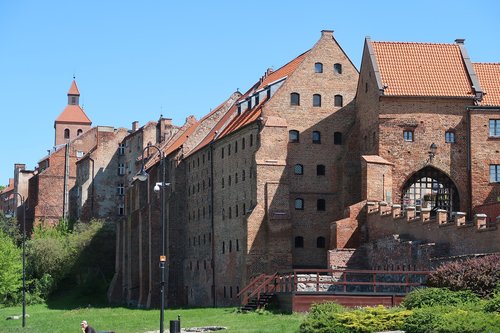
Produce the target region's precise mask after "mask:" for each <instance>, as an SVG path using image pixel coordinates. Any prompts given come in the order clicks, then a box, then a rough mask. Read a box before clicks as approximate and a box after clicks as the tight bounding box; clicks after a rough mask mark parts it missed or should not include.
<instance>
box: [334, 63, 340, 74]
mask: <svg viewBox="0 0 500 333" xmlns="http://www.w3.org/2000/svg"><path fill="white" fill-rule="evenodd" d="M333 72H334V73H335V74H342V64H335V65H333Z"/></svg>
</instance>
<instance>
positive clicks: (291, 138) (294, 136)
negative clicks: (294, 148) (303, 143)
mask: <svg viewBox="0 0 500 333" xmlns="http://www.w3.org/2000/svg"><path fill="white" fill-rule="evenodd" d="M299 139H300V134H299V131H296V130H291V131H289V132H288V142H291V143H296V142H299Z"/></svg>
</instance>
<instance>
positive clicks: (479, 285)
mask: <svg viewBox="0 0 500 333" xmlns="http://www.w3.org/2000/svg"><path fill="white" fill-rule="evenodd" d="M499 283H500V254H495V255H489V256H485V257H481V258H473V259H468V260H464V261H455V262H450V263H446V264H443V265H441V266H440V267H439V268H438V269H437V270H436V271H434V272H433V273H431V274H430V276H429V281H428V284H429V286H432V287H440V288H449V289H451V290H471V291H473V292H474V293H476V294H477V295H479V296H481V297H485V296H488V295H491V294H492V293H493V292H494V290H495V288H496V286H497V285H498V284H499Z"/></svg>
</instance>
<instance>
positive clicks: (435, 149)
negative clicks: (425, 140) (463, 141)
mask: <svg viewBox="0 0 500 333" xmlns="http://www.w3.org/2000/svg"><path fill="white" fill-rule="evenodd" d="M437 148H438V147H437V146H436V144H435V143H434V142H433V143H432V144H431V146H430V147H429V149H430V150H429V153H431V154H432V155H435V154H436V151H437Z"/></svg>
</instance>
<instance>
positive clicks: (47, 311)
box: [0, 305, 303, 333]
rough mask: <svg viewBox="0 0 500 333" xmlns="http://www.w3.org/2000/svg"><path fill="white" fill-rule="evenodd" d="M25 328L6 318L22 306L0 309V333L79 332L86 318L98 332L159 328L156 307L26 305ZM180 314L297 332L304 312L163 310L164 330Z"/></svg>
mask: <svg viewBox="0 0 500 333" xmlns="http://www.w3.org/2000/svg"><path fill="white" fill-rule="evenodd" d="M26 312H27V313H28V314H29V315H30V317H29V318H27V319H26V327H25V328H24V329H22V327H21V320H5V318H6V317H8V316H12V315H20V314H21V313H22V310H21V307H11V308H0V332H2V333H4V332H26V333H34V332H40V333H42V332H43V333H45V332H51V333H57V332H61V333H71V332H74V333H81V330H80V322H81V321H82V320H87V321H88V322H89V324H91V325H92V326H93V327H94V328H95V329H96V330H97V331H105V330H113V331H115V332H116V333H133V332H141V333H142V332H145V331H152V330H159V316H160V311H159V310H140V309H128V308H123V307H95V308H94V307H91V308H78V307H74V308H72V307H69V306H68V307H67V308H64V307H63V306H54V305H51V307H49V306H47V305H34V306H29V307H28V308H27V311H26ZM177 315H180V316H181V326H182V327H183V328H185V327H199V326H224V327H227V328H228V329H227V330H224V331H220V332H221V333H222V332H228V333H230V332H239V333H258V332H262V333H264V332H269V333H271V332H273V333H279V332H287V333H291V332H296V331H297V329H298V327H299V325H300V322H301V321H302V319H303V315H300V314H292V315H280V314H271V313H268V312H264V313H262V314H260V313H255V312H252V313H238V312H237V309H236V308H218V309H213V308H203V309H174V310H171V309H166V311H165V329H168V328H169V321H170V320H172V319H177Z"/></svg>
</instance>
